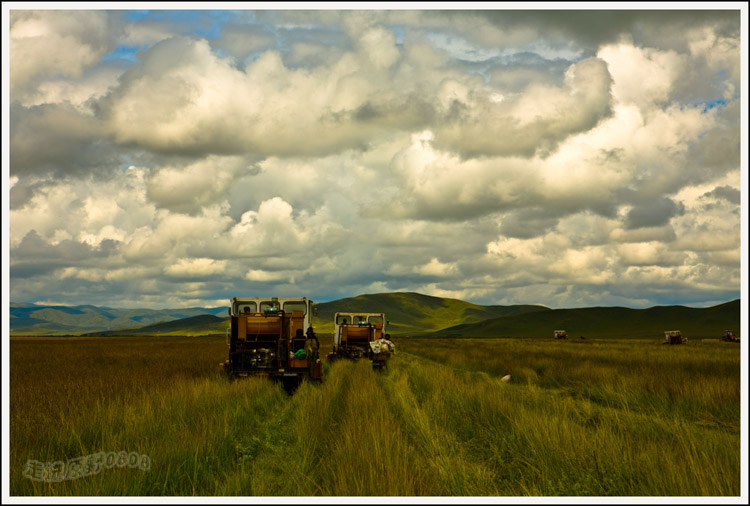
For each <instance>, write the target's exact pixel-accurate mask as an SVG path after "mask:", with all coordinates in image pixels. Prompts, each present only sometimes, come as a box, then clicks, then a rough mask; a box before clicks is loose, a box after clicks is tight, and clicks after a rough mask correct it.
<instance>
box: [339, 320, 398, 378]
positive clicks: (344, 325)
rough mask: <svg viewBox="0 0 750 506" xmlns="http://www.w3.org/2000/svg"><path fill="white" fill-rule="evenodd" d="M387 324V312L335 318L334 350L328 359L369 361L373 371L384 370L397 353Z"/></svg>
mask: <svg viewBox="0 0 750 506" xmlns="http://www.w3.org/2000/svg"><path fill="white" fill-rule="evenodd" d="M387 324H388V321H387V320H386V318H385V313H344V312H339V313H336V314H335V315H334V318H333V351H331V353H329V354H328V357H327V359H328V360H329V361H334V360H337V359H342V358H344V359H350V360H358V359H360V358H368V359H370V360H371V361H372V368H373V370H380V369H382V368H383V367H385V365H386V362H387V361H388V358H389V357H390V356H391V355H392V354H393V352H394V351H395V347H394V346H393V343H392V342H391V341H390V335H388V334H386V333H385V330H386V326H387Z"/></svg>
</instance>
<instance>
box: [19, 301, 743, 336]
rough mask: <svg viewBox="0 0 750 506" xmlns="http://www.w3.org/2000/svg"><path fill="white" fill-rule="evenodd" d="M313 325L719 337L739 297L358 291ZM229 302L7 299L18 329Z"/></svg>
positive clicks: (178, 322)
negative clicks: (366, 322)
mask: <svg viewBox="0 0 750 506" xmlns="http://www.w3.org/2000/svg"><path fill="white" fill-rule="evenodd" d="M316 307H317V313H318V314H317V316H316V317H315V318H313V325H314V327H315V330H316V332H318V333H319V334H326V333H330V332H331V331H332V329H333V323H332V322H333V315H334V313H335V312H337V311H362V312H383V313H385V314H386V317H387V319H388V321H389V325H388V331H389V333H391V334H392V335H394V336H398V335H401V336H404V335H420V334H431V335H437V336H442V337H552V335H553V331H554V330H556V329H563V330H567V331H568V335H569V336H570V337H574V338H578V337H580V336H586V337H649V336H653V337H657V338H658V337H659V336H660V335H662V333H663V332H664V331H665V330H673V329H679V330H682V332H683V333H684V334H685V335H686V336H688V337H720V336H721V333H722V332H723V330H724V329H733V330H735V331H736V332H737V334H738V335H740V301H739V299H737V300H733V301H731V302H727V303H724V304H719V305H717V306H713V307H708V308H690V307H685V306H656V307H652V308H648V309H630V308H624V307H590V308H576V309H550V308H548V307H545V306H540V305H510V306H480V305H477V304H472V303H470V302H465V301H462V300H458V299H447V298H442V297H432V296H428V295H423V294H419V293H404V292H396V293H382V294H373V295H360V296H357V297H351V298H345V299H340V300H336V301H331V302H324V303H319V304H316ZM227 325H228V318H227V307H226V306H224V307H214V308H180V309H162V310H154V309H114V308H107V307H97V306H91V305H87V306H75V307H67V306H44V305H36V304H16V303H11V304H10V328H11V332H12V334H13V335H84V334H95V335H210V334H217V335H223V334H224V332H225V329H226V328H227Z"/></svg>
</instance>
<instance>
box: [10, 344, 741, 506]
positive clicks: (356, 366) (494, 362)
mask: <svg viewBox="0 0 750 506" xmlns="http://www.w3.org/2000/svg"><path fill="white" fill-rule="evenodd" d="M396 345H397V347H398V351H397V354H396V356H394V357H393V358H392V360H391V362H390V364H389V366H388V368H387V369H386V370H385V371H384V372H382V373H374V372H373V371H372V370H371V368H370V367H369V365H368V363H367V362H366V361H360V362H346V361H341V362H336V363H334V364H333V365H326V367H325V372H324V381H323V383H322V384H320V385H314V384H310V383H305V384H303V385H302V386H301V387H300V389H299V390H298V391H297V393H296V394H295V395H294V396H291V397H290V396H288V395H286V394H285V393H284V391H283V390H282V389H281V387H280V386H279V385H276V384H273V383H271V382H268V381H266V380H263V379H250V380H246V381H237V382H233V383H228V382H227V381H226V380H225V379H224V378H223V377H222V376H220V375H219V374H218V372H217V364H218V363H219V362H220V361H222V360H223V359H224V358H225V354H226V347H225V344H224V341H223V339H220V338H219V339H217V338H207V337H197V338H178V337H173V338H143V337H121V338H36V339H33V338H12V339H11V357H10V365H11V388H10V396H11V399H10V430H11V438H10V494H11V495H93V496H101V495H113V496H120V495H157V496H158V495H170V496H171V495H207V496H211V495H242V496H385V495H388V496H568V495H572V496H738V495H739V494H740V432H741V429H740V352H739V346H737V345H736V344H731V343H722V342H690V343H689V344H688V345H684V346H663V345H660V344H658V340H656V339H651V340H633V339H629V340H625V339H622V340H620V339H601V340H590V339H589V340H585V341H582V340H568V341H555V340H553V339H400V340H397V341H396ZM508 374H510V376H511V380H510V381H509V382H504V381H502V380H501V378H502V377H503V376H505V375H508ZM119 451H126V452H136V453H137V454H138V455H147V456H148V458H149V462H150V465H149V468H148V470H143V469H139V468H131V467H128V466H124V467H119V466H114V467H110V468H106V469H101V471H100V472H98V473H97V474H94V475H91V476H87V477H80V478H77V479H70V480H63V481H60V482H54V483H49V482H45V481H35V480H32V479H29V478H27V477H25V476H24V471H25V470H26V465H27V463H28V462H29V461H37V462H56V461H66V460H67V459H73V458H76V457H82V456H87V455H92V454H96V453H98V452H119Z"/></svg>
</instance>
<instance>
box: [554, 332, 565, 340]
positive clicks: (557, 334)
mask: <svg viewBox="0 0 750 506" xmlns="http://www.w3.org/2000/svg"><path fill="white" fill-rule="evenodd" d="M567 338H568V333H567V332H565V331H564V330H556V331H555V339H567Z"/></svg>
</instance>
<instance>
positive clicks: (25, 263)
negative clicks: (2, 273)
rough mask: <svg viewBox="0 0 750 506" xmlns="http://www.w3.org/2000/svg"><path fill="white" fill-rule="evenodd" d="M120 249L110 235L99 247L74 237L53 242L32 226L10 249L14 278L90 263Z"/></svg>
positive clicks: (84, 265) (83, 265) (28, 276)
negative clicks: (56, 242) (73, 238)
mask: <svg viewBox="0 0 750 506" xmlns="http://www.w3.org/2000/svg"><path fill="white" fill-rule="evenodd" d="M116 251H117V242H116V241H112V240H110V239H105V240H103V241H102V242H101V243H100V245H99V246H98V247H96V248H93V247H91V246H90V245H88V244H85V243H80V242H77V241H72V240H70V239H66V240H63V241H60V242H59V243H58V244H50V243H49V242H47V241H45V240H44V239H42V238H41V237H40V236H39V234H37V232H36V231H35V230H32V231H31V232H29V233H28V234H26V236H25V237H24V238H23V240H22V241H21V243H20V244H19V245H18V246H16V247H14V248H11V249H10V255H11V258H12V260H11V262H10V266H11V271H12V273H13V277H14V278H30V277H35V276H40V275H45V274H49V273H51V272H53V271H55V270H58V269H62V268H66V267H70V266H77V267H86V266H88V265H89V263H90V262H91V261H93V260H96V259H102V258H106V257H108V256H110V255H111V254H113V253H115V252H116Z"/></svg>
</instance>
